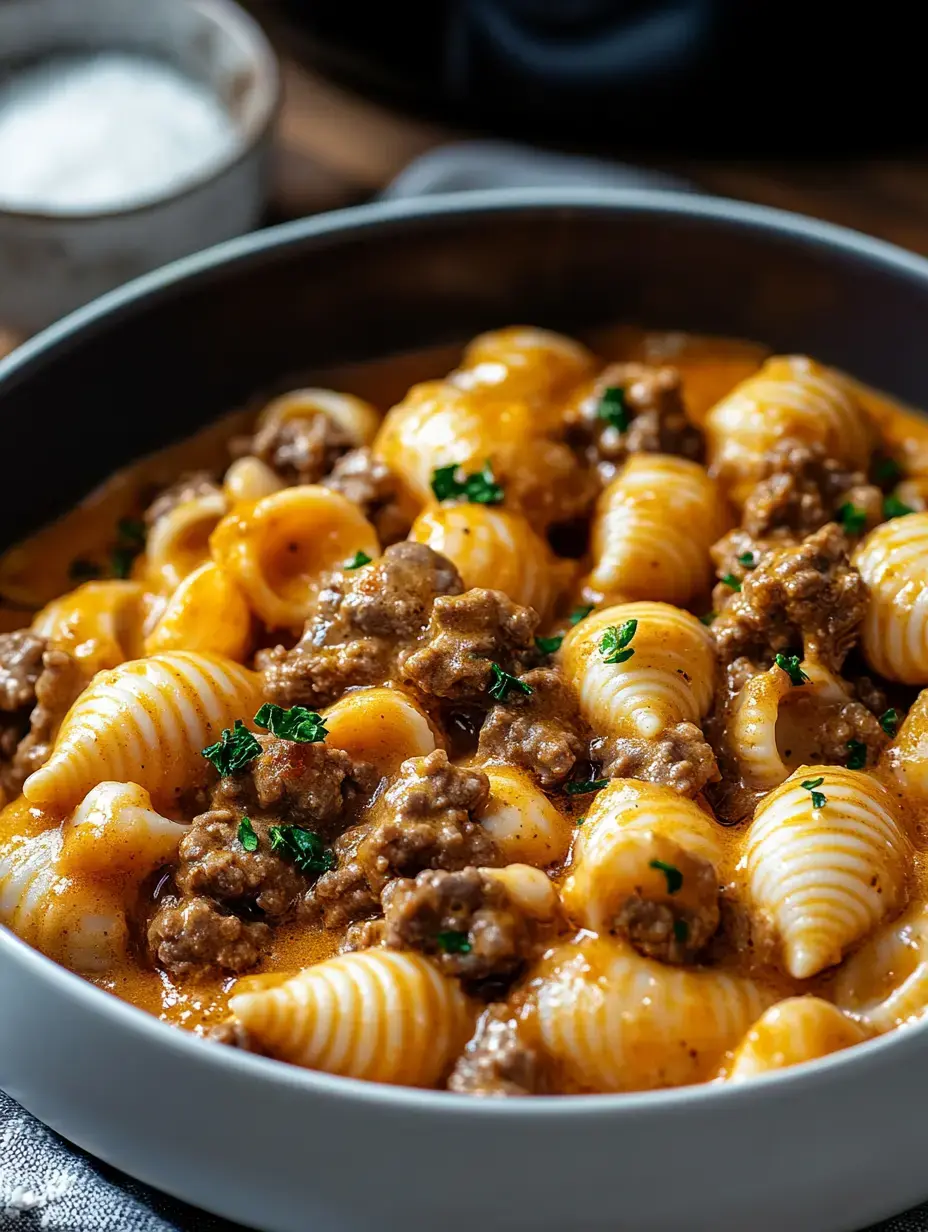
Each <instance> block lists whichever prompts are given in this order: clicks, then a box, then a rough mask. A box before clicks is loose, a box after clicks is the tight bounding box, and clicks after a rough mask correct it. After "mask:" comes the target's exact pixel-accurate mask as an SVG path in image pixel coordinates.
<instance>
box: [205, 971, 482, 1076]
mask: <svg viewBox="0 0 928 1232" xmlns="http://www.w3.org/2000/svg"><path fill="white" fill-rule="evenodd" d="M229 1008H230V1010H231V1012H232V1014H233V1015H234V1016H235V1019H236V1020H237V1021H238V1022H240V1023H241V1024H242V1026H243V1027H244V1028H245V1030H246V1031H247V1032H248V1034H249V1036H250V1037H251V1038H252V1039H253V1040H255V1042H256V1043H257V1044H258V1045H259V1047H260V1048H261V1050H262V1051H263V1052H265V1053H267V1054H268V1055H270V1056H272V1057H276V1058H277V1059H278V1060H280V1061H289V1062H291V1063H292V1064H294V1065H302V1066H305V1067H306V1068H307V1069H319V1070H323V1071H324V1072H326V1073H329V1074H342V1075H344V1076H345V1077H348V1078H364V1079H367V1080H368V1081H371V1082H388V1083H393V1084H397V1085H401V1086H414V1087H430V1086H434V1085H435V1084H436V1083H437V1082H438V1081H439V1079H440V1078H441V1077H442V1075H443V1074H444V1073H445V1072H446V1070H447V1069H448V1067H449V1066H450V1064H451V1062H452V1061H453V1059H454V1058H455V1057H456V1056H457V1055H458V1053H459V1052H460V1051H461V1049H462V1048H463V1047H464V1044H465V1042H466V1041H467V1039H468V1037H469V1035H470V1033H471V1030H472V1029H473V1025H474V1021H475V1018H476V1014H475V1011H474V1009H473V1007H472V1006H471V1004H470V1002H469V1001H468V999H467V998H466V997H465V996H464V994H463V993H462V992H461V989H460V985H459V984H458V983H457V982H456V981H454V980H451V979H448V978H447V977H446V976H444V975H442V974H441V973H440V972H439V970H438V968H437V967H435V966H434V965H433V964H432V963H431V962H429V960H428V959H427V958H424V957H422V955H420V954H413V953H409V954H406V953H398V952H394V951H390V950H361V951H357V952H355V953H351V954H343V955H341V956H340V957H338V958H330V959H328V960H326V961H325V962H321V963H318V964H317V965H316V966H314V967H309V968H307V969H306V970H305V971H301V972H300V973H299V975H295V976H293V977H292V978H291V979H289V980H287V981H286V983H284V984H280V985H278V987H276V988H269V989H264V990H262V991H258V992H247V993H240V994H238V995H236V996H233V997H232V998H231V999H230V1001H229Z"/></svg>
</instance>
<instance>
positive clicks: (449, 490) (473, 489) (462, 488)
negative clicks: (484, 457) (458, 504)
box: [432, 461, 504, 505]
mask: <svg viewBox="0 0 928 1232" xmlns="http://www.w3.org/2000/svg"><path fill="white" fill-rule="evenodd" d="M460 469H461V468H460V466H459V465H458V464H457V463H454V464H452V465H451V466H439V467H438V468H437V469H436V470H434V471H433V472H432V491H433V492H434V493H435V499H436V500H439V501H446V500H453V499H454V498H456V497H460V496H462V497H463V498H464V499H465V500H467V501H470V503H471V504H472V505H501V504H502V503H503V496H504V492H503V489H502V488H501V487H500V485H499V484H498V483H497V482H496V476H495V475H494V474H493V465H492V463H491V462H489V461H487V462H485V463H484V465H483V470H480V471H474V472H473V474H471V475H465V476H464V478H463V479H459V478H458V472H459V470H460Z"/></svg>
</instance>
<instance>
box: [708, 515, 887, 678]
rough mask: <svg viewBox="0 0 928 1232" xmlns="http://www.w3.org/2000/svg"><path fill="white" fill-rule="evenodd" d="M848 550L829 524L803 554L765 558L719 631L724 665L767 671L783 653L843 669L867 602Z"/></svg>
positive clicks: (792, 551) (715, 628)
mask: <svg viewBox="0 0 928 1232" xmlns="http://www.w3.org/2000/svg"><path fill="white" fill-rule="evenodd" d="M847 551H848V542H847V538H846V537H845V535H844V534H843V533H842V531H841V530H840V529H839V528H838V527H837V526H836V525H835V524H834V523H829V524H828V525H827V526H824V527H822V529H821V530H819V531H816V532H815V534H813V535H810V536H809V537H808V538H807V539H804V540H803V541H802V543H801V544H799V545H798V547H790V548H782V549H780V550H779V551H777V552H771V553H770V554H769V555H767V556H766V557H764V558H763V559H762V560H761V562H760V564H759V565H758V566H757V568H756V569H754V570H753V571H752V572H751V573H749V574H748V575H747V577H746V578H745V580H744V583H743V585H742V588H741V590H740V591H737V592H732V594H731V598H730V599H729V600H728V601H727V603H726V605H725V607H724V609H723V610H722V611H721V612H720V614H719V616H718V617H717V618H716V620H715V621H714V622H713V624H712V626H711V632H712V636H713V638H714V639H715V644H716V649H717V651H718V654H719V658H720V660H721V661H722V663H724V664H728V663H731V662H733V661H734V660H735V659H737V658H739V657H740V656H746V657H747V658H748V659H751V660H753V661H754V662H757V663H762V664H765V665H766V664H769V663H770V661H771V660H772V659H773V657H774V655H775V654H777V653H778V652H781V651H782V652H793V653H796V652H800V651H801V652H802V654H803V655H804V657H807V658H814V659H817V660H818V661H819V662H821V663H823V664H824V665H825V666H827V667H830V668H832V669H833V670H835V671H837V670H839V669H840V667H841V664H842V663H843V662H844V659H845V657H846V656H847V653H848V651H849V650H850V649H851V647H852V646H853V644H854V642H855V641H856V639H857V636H858V632H859V628H860V622H861V620H862V619H863V615H864V610H865V608H866V603H867V587H866V583H865V582H864V580H863V578H862V577H861V576H860V574H859V573H858V572H857V570H856V569H854V568H852V567H851V565H850V563H849V561H848V555H847Z"/></svg>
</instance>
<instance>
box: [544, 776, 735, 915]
mask: <svg viewBox="0 0 928 1232" xmlns="http://www.w3.org/2000/svg"><path fill="white" fill-rule="evenodd" d="M722 855H723V848H722V843H721V827H720V826H719V825H718V824H717V823H716V822H715V821H714V820H713V819H712V818H711V817H710V816H708V814H706V813H704V812H703V810H702V809H701V808H700V807H699V805H698V804H694V803H693V801H692V800H688V799H686V798H685V797H683V796H681V795H680V794H679V792H676V791H673V790H672V789H671V788H669V787H660V786H657V785H656V784H654V783H643V782H640V781H639V780H637V779H615V780H614V781H613V782H611V783H610V784H609V786H608V787H605V788H603V790H602V791H600V792H598V793H597V795H596V798H595V799H594V801H593V803H592V805H591V806H590V808H589V809H588V810H587V814H586V819H585V820H584V823H583V826H582V827H581V828H580V830H579V832H578V835H577V839H576V841H575V843H574V848H573V852H572V856H571V863H570V870H569V874H568V876H567V878H566V879H565V881H564V884H563V886H562V889H561V895H562V898H563V902H564V908H565V910H566V911H567V913H568V915H569V916H570V917H571V919H572V920H574V922H575V923H577V924H579V925H581V926H583V927H586V928H591V929H593V930H594V931H596V932H609V931H611V930H612V928H613V926H614V922H615V919H616V916H617V915H618V914H619V912H620V910H621V908H622V907H623V905H624V904H625V903H626V902H627V901H628V900H629V899H630V898H633V897H637V898H646V899H649V900H652V901H656V902H666V903H668V904H669V905H673V906H674V907H675V908H681V909H683V910H688V911H693V912H699V911H700V910H701V909H702V906H703V903H702V901H701V899H702V895H703V894H704V892H705V891H704V889H703V887H702V880H703V879H702V878H697V877H695V876H690V875H688V874H689V873H690V870H691V869H693V868H694V862H696V861H698V862H700V863H702V864H704V865H705V864H708V865H710V866H711V867H712V868H713V869H717V868H718V866H719V864H720V863H721V860H722ZM666 868H671V869H676V870H677V872H678V873H679V874H680V885H679V886H678V887H676V888H671V883H670V882H668V877H667V873H666V872H664V871H662V869H666ZM718 883H719V878H718V875H716V876H715V878H714V882H713V884H712V886H711V887H709V892H710V894H711V903H710V905H714V904H715V901H716V899H717V897H718ZM715 919H716V920H717V913H716V916H715Z"/></svg>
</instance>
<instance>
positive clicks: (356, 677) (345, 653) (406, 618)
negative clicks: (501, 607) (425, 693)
mask: <svg viewBox="0 0 928 1232" xmlns="http://www.w3.org/2000/svg"><path fill="white" fill-rule="evenodd" d="M463 588H464V587H463V583H462V582H461V578H460V576H459V574H458V572H457V570H456V569H455V567H454V565H452V564H451V562H450V561H448V560H446V559H445V557H444V556H440V555H439V554H438V553H437V552H433V551H432V549H431V548H430V547H427V546H426V545H425V544H422V543H397V544H394V545H393V546H392V547H389V548H387V550H386V552H384V554H383V556H382V557H381V558H380V559H379V560H377V561H374V563H373V564H372V565H370V566H368V567H367V568H364V569H355V570H343V569H339V570H336V571H335V572H334V573H331V574H329V575H328V576H327V578H326V579H325V582H324V584H323V586H322V589H321V590H320V593H319V596H318V599H317V600H316V605H315V610H314V612H313V614H312V615H311V616H310V618H309V620H308V621H307V623H306V628H305V630H304V632H303V636H302V637H301V639H300V640H299V642H297V644H296V646H294V648H293V649H292V650H287V649H286V648H285V647H283V646H277V647H275V648H274V649H272V650H266V651H262V652H260V653H259V654H258V656H257V659H256V663H257V666H258V668H259V669H260V670H261V671H262V672H263V674H264V689H265V696H266V697H267V698H268V699H269V700H271V701H273V702H277V703H278V704H279V705H282V706H293V705H307V706H321V705H327V704H329V703H330V702H333V701H335V700H336V699H337V698H338V697H340V696H341V695H342V693H344V691H345V690H346V689H348V688H351V687H355V686H359V685H372V684H382V683H383V681H384V680H388V679H389V678H390V677H391V675H392V674H393V668H394V664H395V661H396V658H397V655H398V653H399V652H400V650H401V649H402V648H403V647H404V646H407V645H408V644H409V643H410V642H414V641H415V640H416V639H417V638H418V637H419V635H420V634H421V633H422V631H423V630H424V629H425V627H426V625H427V624H428V622H429V618H430V616H431V614H432V606H433V604H434V602H435V599H436V597H437V596H446V595H458V594H460V593H461V591H462V590H463Z"/></svg>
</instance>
